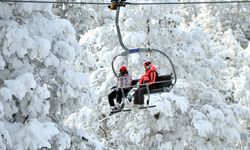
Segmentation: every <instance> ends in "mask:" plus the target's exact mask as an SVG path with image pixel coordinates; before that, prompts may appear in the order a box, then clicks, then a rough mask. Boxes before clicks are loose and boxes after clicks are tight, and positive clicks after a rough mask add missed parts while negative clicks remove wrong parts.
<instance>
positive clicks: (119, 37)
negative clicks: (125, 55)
mask: <svg viewBox="0 0 250 150" xmlns="http://www.w3.org/2000/svg"><path fill="white" fill-rule="evenodd" d="M119 14H120V6H118V7H117V9H116V18H115V26H116V31H117V34H118V40H119V43H120V45H121V47H122V48H123V49H124V50H125V51H129V49H128V48H127V47H126V46H125V45H124V43H123V41H122V36H121V30H120V27H119Z"/></svg>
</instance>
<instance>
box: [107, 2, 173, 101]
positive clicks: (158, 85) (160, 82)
mask: <svg viewBox="0 0 250 150" xmlns="http://www.w3.org/2000/svg"><path fill="white" fill-rule="evenodd" d="M111 2H112V1H111ZM114 4H117V5H116V6H114V7H115V9H111V10H116V19H115V25H116V29H117V34H118V39H119V43H120V45H121V47H122V48H123V49H124V50H125V51H123V52H122V53H120V54H118V55H116V56H115V57H114V58H113V60H112V64H111V65H112V71H113V73H114V75H115V76H116V77H118V75H117V73H116V71H115V69H114V62H115V60H116V59H117V58H118V57H126V56H128V55H132V54H135V53H147V52H156V53H160V54H161V55H163V56H164V57H166V58H167V60H168V61H169V63H170V64H171V68H172V71H171V73H170V74H165V75H160V76H158V78H157V81H156V82H155V83H153V84H152V85H154V86H152V88H149V87H148V85H147V84H146V87H147V94H148V101H149V98H150V94H153V93H162V92H169V91H170V90H171V89H172V88H173V86H174V85H175V83H176V81H177V77H176V72H175V68H174V65H173V63H172V61H171V59H170V58H169V57H168V56H167V54H165V53H164V52H162V51H160V50H158V49H150V48H133V49H128V48H127V47H126V46H125V45H124V43H123V41H122V37H121V32H120V27H119V12H120V6H124V4H125V3H124V0H122V1H119V0H116V1H115V3H112V5H114ZM138 81H139V79H135V80H133V81H132V86H135V85H136V84H137V83H138ZM123 98H125V94H124V92H123ZM147 104H148V102H147Z"/></svg>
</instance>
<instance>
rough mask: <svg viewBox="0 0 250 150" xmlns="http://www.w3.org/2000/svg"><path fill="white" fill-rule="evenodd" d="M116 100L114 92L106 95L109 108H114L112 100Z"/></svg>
mask: <svg viewBox="0 0 250 150" xmlns="http://www.w3.org/2000/svg"><path fill="white" fill-rule="evenodd" d="M115 98H116V90H114V91H112V92H111V93H109V95H108V100H109V105H110V106H115V103H114V99H115Z"/></svg>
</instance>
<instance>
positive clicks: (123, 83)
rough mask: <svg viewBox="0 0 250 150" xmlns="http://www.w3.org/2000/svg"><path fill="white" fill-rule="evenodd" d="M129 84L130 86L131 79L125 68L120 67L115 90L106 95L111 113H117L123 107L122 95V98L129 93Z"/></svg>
mask: <svg viewBox="0 0 250 150" xmlns="http://www.w3.org/2000/svg"><path fill="white" fill-rule="evenodd" d="M131 84H132V77H131V75H130V74H129V73H128V70H127V67H126V66H121V67H120V73H119V75H118V81H117V86H115V90H113V91H112V92H111V93H110V94H109V95H108V101H109V105H110V108H111V112H113V111H117V110H119V109H121V108H122V107H123V106H124V104H122V103H121V102H122V97H123V94H124V96H126V94H127V93H128V92H129V90H130V89H131ZM123 92H124V93H123ZM115 98H116V102H117V105H115V102H114V99H115Z"/></svg>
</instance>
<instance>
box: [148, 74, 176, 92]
mask: <svg viewBox="0 0 250 150" xmlns="http://www.w3.org/2000/svg"><path fill="white" fill-rule="evenodd" d="M172 80H173V76H172V74H168V75H163V76H159V77H158V80H157V82H156V83H154V84H152V86H153V87H152V88H151V89H150V92H151V93H159V92H169V90H168V89H169V88H170V87H171V86H172V85H173V84H172Z"/></svg>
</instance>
